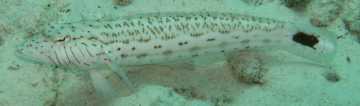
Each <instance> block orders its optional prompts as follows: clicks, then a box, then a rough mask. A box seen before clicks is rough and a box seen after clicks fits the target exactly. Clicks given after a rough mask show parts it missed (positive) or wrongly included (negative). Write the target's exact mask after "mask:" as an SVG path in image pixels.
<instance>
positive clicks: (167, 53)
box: [162, 50, 173, 55]
mask: <svg viewBox="0 0 360 106" xmlns="http://www.w3.org/2000/svg"><path fill="white" fill-rule="evenodd" d="M172 53H173V51H172V50H165V51H164V52H162V54H163V55H171V54H172Z"/></svg>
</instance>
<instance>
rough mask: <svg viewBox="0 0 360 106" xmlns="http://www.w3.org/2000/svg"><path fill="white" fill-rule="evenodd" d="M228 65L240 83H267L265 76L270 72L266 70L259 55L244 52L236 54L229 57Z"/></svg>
mask: <svg viewBox="0 0 360 106" xmlns="http://www.w3.org/2000/svg"><path fill="white" fill-rule="evenodd" d="M228 65H229V67H230V70H231V72H232V75H233V77H234V78H235V79H237V80H238V81H239V82H245V83H247V84H263V83H265V80H264V76H265V74H266V72H267V71H268V70H267V69H266V68H264V66H263V60H262V59H261V56H259V55H257V54H254V53H251V52H243V51H241V52H240V53H238V54H236V53H234V54H232V55H230V56H229V57H228Z"/></svg>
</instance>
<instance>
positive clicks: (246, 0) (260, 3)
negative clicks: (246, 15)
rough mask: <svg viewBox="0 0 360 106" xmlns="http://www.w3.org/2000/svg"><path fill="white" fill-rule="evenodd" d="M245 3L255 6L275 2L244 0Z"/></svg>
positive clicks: (269, 0) (270, 0) (271, 0)
mask: <svg viewBox="0 0 360 106" xmlns="http://www.w3.org/2000/svg"><path fill="white" fill-rule="evenodd" d="M243 1H244V2H245V3H247V4H249V5H254V6H260V5H263V4H266V3H270V2H273V1H274V0H243Z"/></svg>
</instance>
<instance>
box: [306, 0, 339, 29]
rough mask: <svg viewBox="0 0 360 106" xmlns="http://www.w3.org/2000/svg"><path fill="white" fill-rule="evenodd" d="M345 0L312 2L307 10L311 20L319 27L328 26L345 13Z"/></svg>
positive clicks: (318, 0) (317, 0)
mask: <svg viewBox="0 0 360 106" xmlns="http://www.w3.org/2000/svg"><path fill="white" fill-rule="evenodd" d="M343 4H344V1H343V0H316V1H313V2H311V3H310V5H309V7H308V8H307V12H308V13H309V15H310V22H311V24H312V25H314V26H317V27H327V26H328V25H330V24H331V23H333V22H334V21H335V20H337V19H338V18H339V16H340V14H342V13H343Z"/></svg>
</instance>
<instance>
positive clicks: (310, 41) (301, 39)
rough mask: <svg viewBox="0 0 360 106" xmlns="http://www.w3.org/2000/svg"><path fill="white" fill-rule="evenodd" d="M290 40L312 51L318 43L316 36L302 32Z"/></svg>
mask: <svg viewBox="0 0 360 106" xmlns="http://www.w3.org/2000/svg"><path fill="white" fill-rule="evenodd" d="M292 39H293V41H295V42H297V43H300V44H302V45H305V46H308V47H311V48H313V49H315V48H314V46H315V45H316V44H317V43H319V39H318V38H317V37H316V36H314V35H309V34H306V33H303V32H298V33H296V34H295V35H294V36H293V38H292Z"/></svg>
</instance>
